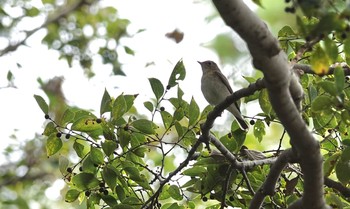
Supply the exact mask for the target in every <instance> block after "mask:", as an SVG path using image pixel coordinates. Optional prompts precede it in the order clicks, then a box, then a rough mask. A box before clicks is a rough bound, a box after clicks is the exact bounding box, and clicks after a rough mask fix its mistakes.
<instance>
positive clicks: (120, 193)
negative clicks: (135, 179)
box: [115, 185, 126, 202]
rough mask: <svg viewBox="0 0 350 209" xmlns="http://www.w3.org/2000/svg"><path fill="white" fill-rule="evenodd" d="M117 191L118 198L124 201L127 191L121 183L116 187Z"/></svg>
mask: <svg viewBox="0 0 350 209" xmlns="http://www.w3.org/2000/svg"><path fill="white" fill-rule="evenodd" d="M115 192H116V193H117V196H118V198H119V199H120V201H122V202H123V200H124V199H125V196H126V195H125V191H124V188H123V187H121V186H120V185H117V186H116V188H115Z"/></svg>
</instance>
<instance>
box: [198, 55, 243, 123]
mask: <svg viewBox="0 0 350 209" xmlns="http://www.w3.org/2000/svg"><path fill="white" fill-rule="evenodd" d="M197 62H198V63H199V64H200V65H201V67H202V72H203V74H202V79H201V90H202V93H203V96H204V98H205V99H206V100H207V102H208V103H209V104H211V105H218V104H219V103H220V102H222V101H224V100H225V99H226V97H228V96H229V95H231V94H233V90H232V88H231V86H230V84H229V82H228V80H227V78H226V77H225V76H224V75H223V74H222V73H221V71H220V69H219V67H218V65H217V64H216V63H215V62H213V61H210V60H207V61H204V62H200V61H197ZM226 110H228V111H229V112H230V113H232V115H233V116H234V117H235V118H236V120H237V122H238V124H239V126H240V128H241V129H242V130H247V129H248V124H247V122H246V121H245V120H244V118H243V117H242V114H241V111H240V109H239V106H238V104H237V102H235V103H233V104H231V105H230V106H229V107H227V108H226Z"/></svg>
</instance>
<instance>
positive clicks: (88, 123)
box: [71, 117, 102, 133]
mask: <svg viewBox="0 0 350 209" xmlns="http://www.w3.org/2000/svg"><path fill="white" fill-rule="evenodd" d="M71 129H72V130H76V131H85V132H91V131H96V130H100V131H101V133H102V127H101V124H99V123H98V122H96V118H91V117H81V118H79V119H78V120H76V121H74V122H73V124H72V127H71Z"/></svg>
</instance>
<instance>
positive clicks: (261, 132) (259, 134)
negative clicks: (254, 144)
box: [254, 120, 266, 142]
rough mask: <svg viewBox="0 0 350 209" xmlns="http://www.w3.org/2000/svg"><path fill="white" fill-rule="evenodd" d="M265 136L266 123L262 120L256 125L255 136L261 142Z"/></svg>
mask: <svg viewBox="0 0 350 209" xmlns="http://www.w3.org/2000/svg"><path fill="white" fill-rule="evenodd" d="M265 135H266V131H265V124H264V122H263V121H262V120H257V121H256V122H255V124H254V136H255V137H256V138H257V139H258V141H259V142H261V141H262V140H263V137H264V136H265Z"/></svg>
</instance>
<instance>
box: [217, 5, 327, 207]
mask: <svg viewBox="0 0 350 209" xmlns="http://www.w3.org/2000/svg"><path fill="white" fill-rule="evenodd" d="M213 2H214V5H215V6H216V8H217V10H218V11H219V13H220V15H221V17H222V18H223V20H224V21H225V23H226V24H227V25H228V26H230V27H231V28H232V29H233V30H235V31H236V32H237V33H238V34H239V35H240V36H241V38H242V39H243V40H245V42H246V43H247V46H248V48H249V51H250V53H251V55H252V57H253V64H254V66H255V68H257V69H260V70H261V71H262V72H263V73H264V78H265V81H266V88H267V90H268V92H269V97H270V101H271V105H272V107H273V109H274V110H275V112H276V114H277V116H278V117H279V119H280V121H281V122H282V124H283V125H284V127H285V129H286V131H287V133H288V134H289V135H290V138H291V145H292V147H293V151H294V152H295V153H296V154H297V156H298V157H299V159H300V165H301V168H302V170H303V172H304V178H305V186H304V194H303V198H302V206H303V207H304V208H308V209H314V208H315V209H316V208H317V209H322V208H328V207H327V205H326V203H325V200H324V197H323V170H322V156H321V153H320V146H319V143H318V141H316V140H315V139H314V138H313V136H312V134H311V133H310V132H309V131H308V129H307V126H306V124H305V122H304V121H303V119H302V117H301V116H300V114H299V111H298V107H297V106H296V105H295V104H294V102H293V98H295V96H296V95H297V94H295V92H293V91H291V90H290V87H291V86H292V87H296V86H297V85H300V84H298V83H297V79H295V78H292V76H293V75H292V73H291V71H290V66H289V63H288V60H287V56H286V54H285V53H284V52H283V51H282V50H281V48H280V47H279V44H278V41H277V39H276V38H275V37H274V36H273V35H272V34H271V32H270V31H269V30H268V28H267V27H266V24H265V23H264V22H263V21H261V20H260V19H259V18H258V17H257V16H256V15H255V14H254V13H253V12H252V11H251V10H250V9H249V8H248V7H247V6H246V5H245V4H244V3H243V2H242V1H241V0H230V1H229V0H225V1H223V0H213ZM291 82H292V83H291ZM299 89H300V87H299ZM294 94H295V95H294ZM292 95H293V96H292Z"/></svg>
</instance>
